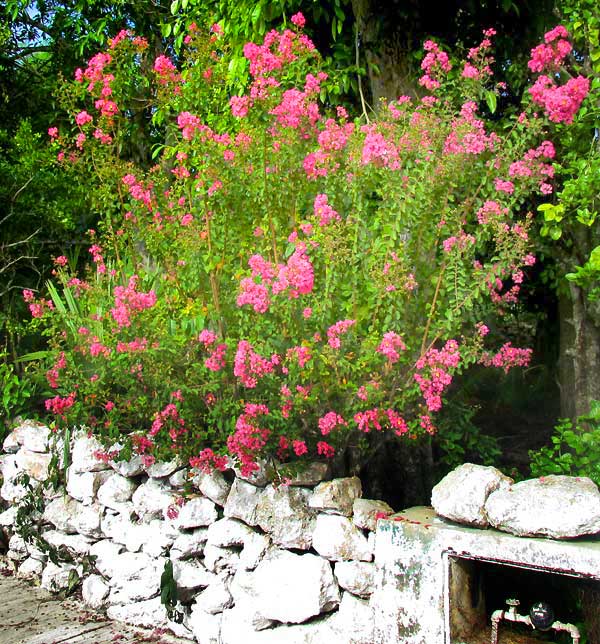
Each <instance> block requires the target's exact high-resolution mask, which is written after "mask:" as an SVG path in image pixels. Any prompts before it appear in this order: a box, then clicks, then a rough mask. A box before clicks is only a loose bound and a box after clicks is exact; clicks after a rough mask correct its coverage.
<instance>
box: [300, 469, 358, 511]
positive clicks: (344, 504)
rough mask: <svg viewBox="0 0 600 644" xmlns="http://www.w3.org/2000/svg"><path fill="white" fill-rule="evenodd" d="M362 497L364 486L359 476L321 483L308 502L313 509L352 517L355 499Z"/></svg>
mask: <svg viewBox="0 0 600 644" xmlns="http://www.w3.org/2000/svg"><path fill="white" fill-rule="evenodd" d="M361 496H362V485H361V483H360V479H359V478H358V477H357V476H352V477H348V478H343V479H333V481H324V482H323V483H319V485H317V487H316V488H315V489H314V491H313V493H312V496H311V497H310V499H309V501H308V505H309V506H310V507H311V508H314V509H316V510H320V511H321V512H328V513H331V514H342V515H344V516H347V517H349V516H351V514H352V506H353V505H354V499H357V498H359V497H361Z"/></svg>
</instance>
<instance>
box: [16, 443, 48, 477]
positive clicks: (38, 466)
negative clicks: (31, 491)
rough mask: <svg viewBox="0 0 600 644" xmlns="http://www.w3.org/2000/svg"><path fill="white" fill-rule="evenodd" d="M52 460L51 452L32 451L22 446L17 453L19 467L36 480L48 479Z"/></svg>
mask: <svg viewBox="0 0 600 644" xmlns="http://www.w3.org/2000/svg"><path fill="white" fill-rule="evenodd" d="M51 460H52V455H51V454H44V453H41V452H32V451H31V450H28V449H26V448H25V447H21V449H20V450H19V451H18V452H17V453H16V454H15V463H16V465H17V467H18V468H19V469H20V470H21V471H22V472H25V473H26V474H28V475H29V476H30V477H31V478H32V479H35V480H36V481H46V480H47V479H48V476H49V475H50V471H49V467H50V461H51Z"/></svg>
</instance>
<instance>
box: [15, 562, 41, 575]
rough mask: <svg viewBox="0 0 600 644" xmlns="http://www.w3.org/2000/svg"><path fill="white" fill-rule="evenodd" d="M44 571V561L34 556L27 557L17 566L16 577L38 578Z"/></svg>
mask: <svg viewBox="0 0 600 644" xmlns="http://www.w3.org/2000/svg"><path fill="white" fill-rule="evenodd" d="M43 571H44V563H43V562H42V561H40V560H39V559H35V558H34V557H29V558H27V559H25V561H24V562H23V563H22V564H21V565H20V566H19V570H18V571H17V576H18V577H23V578H24V579H38V578H39V577H40V575H41V574H42V572H43Z"/></svg>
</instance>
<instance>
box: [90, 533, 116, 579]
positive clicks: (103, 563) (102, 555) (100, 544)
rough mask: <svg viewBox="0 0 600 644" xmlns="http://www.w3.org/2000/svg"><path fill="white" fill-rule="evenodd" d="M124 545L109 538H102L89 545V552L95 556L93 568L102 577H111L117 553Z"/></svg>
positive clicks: (114, 569)
mask: <svg viewBox="0 0 600 644" xmlns="http://www.w3.org/2000/svg"><path fill="white" fill-rule="evenodd" d="M123 550H124V547H123V545H122V544H120V543H115V542H114V541H111V540H110V539H102V541H97V542H96V543H94V544H92V545H91V546H90V550H89V554H90V556H91V557H94V558H95V564H94V566H95V568H96V570H97V571H98V572H99V573H100V574H101V575H102V576H103V577H113V576H114V575H115V573H116V566H117V563H118V555H119V554H120V553H121V552H123Z"/></svg>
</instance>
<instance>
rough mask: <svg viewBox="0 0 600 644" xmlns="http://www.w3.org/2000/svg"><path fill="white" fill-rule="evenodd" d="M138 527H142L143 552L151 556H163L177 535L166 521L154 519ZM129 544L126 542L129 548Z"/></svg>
mask: <svg viewBox="0 0 600 644" xmlns="http://www.w3.org/2000/svg"><path fill="white" fill-rule="evenodd" d="M138 527H140V528H142V530H141V531H140V537H141V549H142V552H145V553H146V554H148V555H150V556H151V557H161V556H163V555H164V554H165V553H166V552H167V550H169V548H170V547H171V546H172V545H173V541H174V540H175V535H174V533H173V531H172V530H171V529H170V527H169V525H168V524H167V523H166V522H165V521H161V520H160V519H154V520H153V521H150V523H148V524H142V525H141V526H138ZM127 546H128V542H126V543H125V547H126V548H127V549H128V550H129V548H128V547H127Z"/></svg>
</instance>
